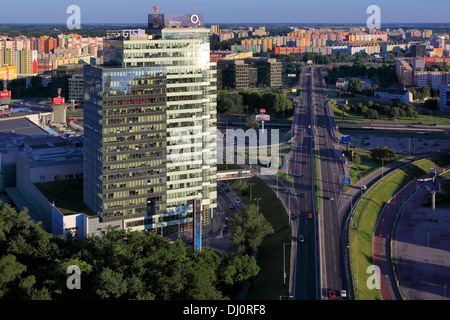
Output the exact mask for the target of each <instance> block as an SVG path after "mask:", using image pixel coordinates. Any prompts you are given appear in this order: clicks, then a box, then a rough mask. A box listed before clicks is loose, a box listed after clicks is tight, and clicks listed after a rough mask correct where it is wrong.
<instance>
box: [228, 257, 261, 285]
mask: <svg viewBox="0 0 450 320" xmlns="http://www.w3.org/2000/svg"><path fill="white" fill-rule="evenodd" d="M224 264H225V268H224V270H223V271H222V274H221V277H222V278H223V283H224V284H226V285H234V284H236V283H238V282H241V281H244V280H247V279H249V278H251V277H254V276H256V275H257V274H258V272H259V270H260V268H259V267H258V265H257V263H256V260H255V258H254V257H253V256H249V255H248V254H244V255H241V256H238V255H231V256H229V257H227V258H226V260H225V262H224Z"/></svg>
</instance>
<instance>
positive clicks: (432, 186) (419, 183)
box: [417, 180, 440, 193]
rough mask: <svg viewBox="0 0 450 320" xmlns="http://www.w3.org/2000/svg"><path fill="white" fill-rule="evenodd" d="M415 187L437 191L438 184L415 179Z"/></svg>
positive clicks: (438, 188)
mask: <svg viewBox="0 0 450 320" xmlns="http://www.w3.org/2000/svg"><path fill="white" fill-rule="evenodd" d="M417 189H421V190H426V191H428V192H436V193H439V190H440V186H439V183H437V182H432V181H430V182H427V181H420V180H417Z"/></svg>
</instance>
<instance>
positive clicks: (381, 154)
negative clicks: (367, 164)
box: [370, 147, 396, 162]
mask: <svg viewBox="0 0 450 320" xmlns="http://www.w3.org/2000/svg"><path fill="white" fill-rule="evenodd" d="M395 156H396V155H395V150H394V149H392V148H390V147H376V148H375V149H372V150H370V157H371V158H372V160H374V161H377V162H380V161H381V160H387V161H391V160H394V159H395Z"/></svg>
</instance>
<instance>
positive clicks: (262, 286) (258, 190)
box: [241, 177, 291, 300]
mask: <svg viewBox="0 0 450 320" xmlns="http://www.w3.org/2000/svg"><path fill="white" fill-rule="evenodd" d="M248 182H250V183H254V185H253V186H252V197H253V198H261V200H259V207H260V210H261V212H262V213H263V215H264V217H265V218H266V219H267V221H269V223H270V224H271V225H272V227H273V230H274V233H273V234H271V235H269V236H267V237H266V238H265V239H264V241H263V243H262V245H261V247H260V248H259V249H258V255H257V261H258V266H259V267H260V268H261V270H260V271H259V273H258V275H257V276H256V277H254V278H252V279H251V282H250V288H249V290H248V294H247V299H248V300H278V299H279V297H280V296H287V295H288V294H289V293H288V291H289V285H288V284H289V260H290V247H289V246H286V257H285V258H286V273H287V278H286V285H284V284H283V278H282V275H283V243H286V242H287V243H290V235H291V233H290V227H289V220H288V214H287V212H286V209H285V208H284V206H283V204H282V203H281V200H279V199H278V198H277V196H276V194H275V193H274V192H273V191H272V189H271V188H270V187H269V186H268V185H267V184H266V183H265V182H264V181H263V180H261V179H260V178H257V177H253V178H251V179H249V181H248ZM241 199H242V201H244V203H245V204H246V205H249V204H251V203H253V204H255V201H252V202H251V201H250V199H249V195H243V196H241Z"/></svg>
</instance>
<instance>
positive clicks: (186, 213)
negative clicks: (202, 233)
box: [84, 14, 217, 234]
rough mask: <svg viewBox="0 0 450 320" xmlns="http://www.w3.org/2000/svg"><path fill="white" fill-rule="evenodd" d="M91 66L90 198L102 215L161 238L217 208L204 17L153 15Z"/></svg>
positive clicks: (212, 93) (87, 101)
mask: <svg viewBox="0 0 450 320" xmlns="http://www.w3.org/2000/svg"><path fill="white" fill-rule="evenodd" d="M148 21H149V26H148V29H146V30H145V31H144V30H124V31H123V32H120V33H118V34H116V35H115V36H112V37H111V38H110V39H106V40H105V43H104V48H105V56H104V62H105V63H104V65H101V66H86V67H85V69H84V112H85V115H84V121H85V125H84V126H85V143H84V147H85V163H84V166H85V169H84V200H85V203H86V204H87V205H88V206H89V207H90V208H91V210H93V211H94V212H96V213H98V215H99V216H100V217H101V219H102V220H103V221H113V220H121V221H122V222H123V223H122V226H123V228H132V229H135V230H143V229H158V231H159V230H161V232H162V233H163V234H168V233H171V232H176V231H177V230H178V231H179V230H182V229H183V228H186V227H190V226H191V225H190V224H191V223H192V211H193V209H192V203H193V200H194V199H198V198H200V199H201V203H202V211H203V217H202V220H203V224H204V225H209V223H210V219H211V216H212V210H213V208H215V207H216V206H217V191H216V189H217V181H216V166H217V165H216V163H217V162H216V161H217V160H216V144H215V139H216V121H217V119H216V116H217V111H216V104H217V102H216V91H217V84H216V72H217V70H216V65H215V63H211V62H210V45H209V29H207V28H204V27H203V17H202V16H201V15H164V14H150V15H149V20H148Z"/></svg>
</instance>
